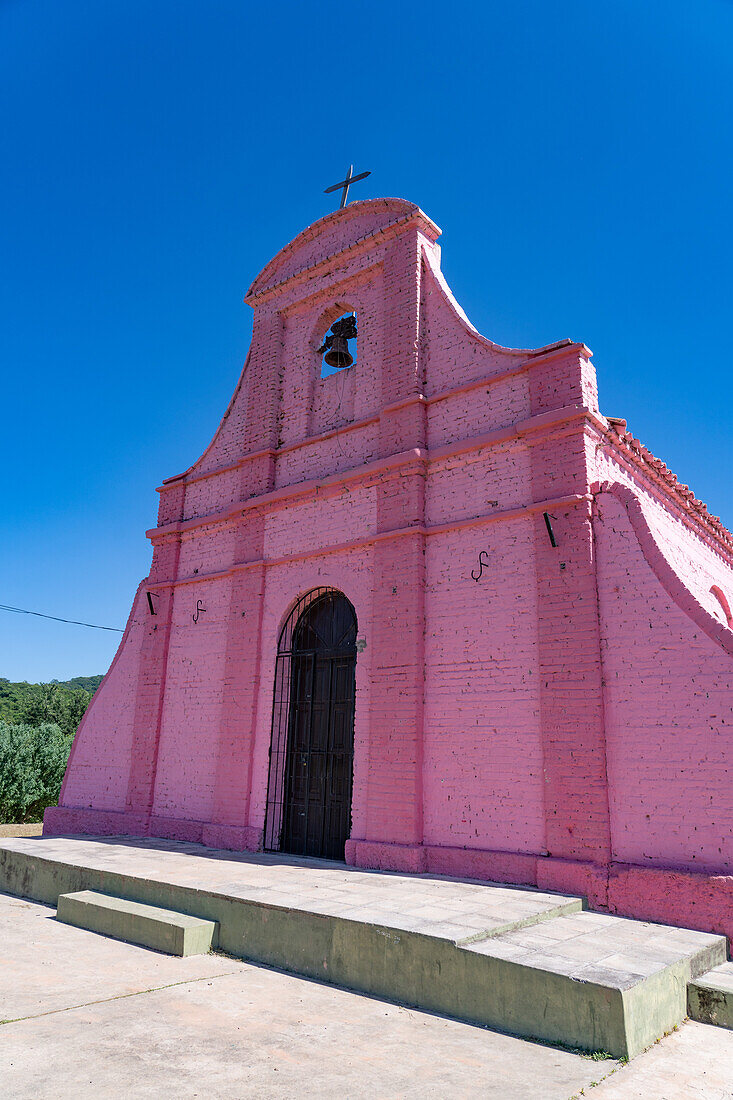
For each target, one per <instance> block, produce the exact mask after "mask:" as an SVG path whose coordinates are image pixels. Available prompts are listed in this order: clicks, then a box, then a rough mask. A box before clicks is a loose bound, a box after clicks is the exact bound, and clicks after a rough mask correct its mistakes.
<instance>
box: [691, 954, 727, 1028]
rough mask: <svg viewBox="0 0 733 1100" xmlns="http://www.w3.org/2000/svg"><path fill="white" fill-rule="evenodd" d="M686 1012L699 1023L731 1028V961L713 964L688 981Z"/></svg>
mask: <svg viewBox="0 0 733 1100" xmlns="http://www.w3.org/2000/svg"><path fill="white" fill-rule="evenodd" d="M687 1013H688V1015H689V1016H690V1018H691V1019H693V1020H699V1022H700V1023H701V1024H716V1025H717V1026H718V1027H728V1028H732V1029H733V963H729V962H725V963H722V965H721V966H715V967H713V969H712V970H708V971H707V973H706V974H701V975H700V977H699V978H696V979H695V980H694V981H692V982H689V983H688V985H687Z"/></svg>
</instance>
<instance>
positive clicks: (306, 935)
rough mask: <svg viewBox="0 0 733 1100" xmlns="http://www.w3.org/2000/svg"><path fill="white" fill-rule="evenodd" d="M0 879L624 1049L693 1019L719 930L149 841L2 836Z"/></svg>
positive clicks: (401, 999)
mask: <svg viewBox="0 0 733 1100" xmlns="http://www.w3.org/2000/svg"><path fill="white" fill-rule="evenodd" d="M0 889H2V890H5V891H7V892H9V893H15V894H20V895H25V896H29V897H32V898H34V899H35V900H37V901H43V902H46V903H47V904H56V900H57V899H58V897H59V894H61V893H68V892H70V891H78V890H90V891H92V890H93V891H99V892H100V893H102V894H107V895H114V896H115V897H118V898H119V897H128V898H130V899H131V900H132V901H134V902H141V903H143V904H144V905H145V906H161V907H163V908H165V909H169V910H175V911H176V912H177V913H188V914H191V915H192V916H196V917H201V918H204V919H206V920H208V921H212V922H218V925H219V947H220V948H221V949H222V950H223V951H225V952H226V953H227V954H230V955H233V956H235V957H237V958H242V959H248V960H252V961H254V962H257V963H261V964H264V965H267V966H273V967H277V968H278V969H281V970H285V971H289V972H290V973H295V974H302V975H304V976H306V977H309V978H314V979H317V980H319V981H325V982H330V983H332V984H334V985H338V986H342V987H345V988H348V989H354V990H358V991H360V992H363V993H367V994H370V995H372V996H375V997H381V998H384V999H388V1000H390V1001H396V1002H398V1003H402V1004H407V1005H411V1006H415V1007H416V1008H420V1009H423V1010H427V1011H430V1012H438V1013H442V1014H445V1015H448V1016H453V1017H455V1018H457V1019H460V1020H466V1021H469V1022H472V1023H478V1024H482V1025H484V1026H487V1027H491V1028H496V1029H498V1030H502V1031H508V1032H511V1033H513V1034H515V1035H520V1036H523V1037H525V1038H533V1039H541V1040H544V1041H547V1042H555V1043H562V1044H564V1045H567V1046H573V1047H580V1048H583V1049H585V1050H590V1051H605V1052H607V1053H608V1054H610V1055H612V1056H614V1057H625V1058H632V1057H634V1056H635V1055H636V1054H638V1053H640V1052H641V1051H642V1050H644V1049H645V1048H646V1047H647V1046H650V1045H651V1044H652V1043H653V1042H655V1041H656V1040H657V1039H659V1038H660V1037H661V1036H662V1035H664V1033H665V1032H667V1031H669V1030H670V1029H671V1028H673V1027H674V1026H675V1025H676V1024H679V1023H681V1022H682V1020H683V1019H684V1018H685V1016H686V1015H687V987H688V983H690V982H693V981H695V980H696V979H698V978H699V976H700V975H701V974H704V973H706V972H707V971H710V970H712V969H713V968H715V967H719V966H720V965H721V964H723V963H724V962H725V960H726V941H725V938H724V937H723V936H717V935H711V934H708V933H704V932H694V931H688V930H686V929H683V928H667V927H664V926H661V925H654V924H647V923H644V922H642V921H632V920H625V919H623V918H620V917H614V916H609V915H605V914H600V913H590V912H587V911H584V910H583V902H582V899H580V898H577V897H568V896H566V895H562V894H550V893H543V892H542V891H539V890H532V889H523V888H519V887H510V886H504V885H500V884H496V883H493V884H492V883H479V882H475V881H474V882H472V881H469V880H460V879H450V878H447V877H441V876H438V875H408V874H402V873H396V872H374V871H364V870H360V869H358V868H354V867H346V866H345V865H344V864H336V863H330V862H327V861H325V860H299V859H296V858H294V857H291V856H287V855H284V854H279V855H269V854H262V853H259V854H255V853H240V852H237V853H233V852H216V851H213V850H211V849H207V848H204V847H202V846H199V845H194V844H188V843H183V842H176V841H162V840H152V839H140V840H137V839H136V840H132V839H129V838H128V839H119V840H115V839H112V838H106V839H104V840H95V839H93V838H90V837H84V838H80V837H77V838H72V837H65V838H64V837H56V838H48V839H43V840H28V839H9V840H3V841H0Z"/></svg>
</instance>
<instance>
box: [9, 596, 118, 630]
mask: <svg viewBox="0 0 733 1100" xmlns="http://www.w3.org/2000/svg"><path fill="white" fill-rule="evenodd" d="M0 611H13V612H15V614H16V615H36V616H37V617H38V618H39V619H53V620H54V622H57V623H71V625H72V626H88V627H90V628H91V629H92V630H114V631H115V633H117V634H124V630H122V629H121V628H120V627H119V626H98V625H97V623H82V622H79V620H78V619H60V618H59V616H58V615H44V613H43V612H42V611H28V610H26V608H25V607H9V606H8V605H7V604H4V603H0Z"/></svg>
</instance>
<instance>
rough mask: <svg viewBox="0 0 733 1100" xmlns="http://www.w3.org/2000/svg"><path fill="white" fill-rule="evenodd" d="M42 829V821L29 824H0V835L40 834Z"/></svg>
mask: <svg viewBox="0 0 733 1100" xmlns="http://www.w3.org/2000/svg"><path fill="white" fill-rule="evenodd" d="M42 831H43V822H42V821H37V822H35V823H33V824H30V825H0V836H40V835H41V833H42Z"/></svg>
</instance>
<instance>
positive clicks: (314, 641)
mask: <svg viewBox="0 0 733 1100" xmlns="http://www.w3.org/2000/svg"><path fill="white" fill-rule="evenodd" d="M355 672H356V613H355V611H354V608H353V607H352V606H351V604H350V603H349V601H348V600H347V599H346V597H345V596H344V595H343V593H341V592H338V591H336V590H335V589H333V588H316V589H313V591H312V592H309V593H308V594H307V595H306V596H304V597H303V599H302V600H300V601H299V603H298V604H297V605H296V607H295V608H294V609H293V611H292V612H291V614H290V616H289V617H288V620H287V622H286V623H285V626H284V627H283V630H282V633H281V635H280V642H279V645H278V655H277V665H276V670H275V692H274V701H273V713H272V739H271V742H270V769H269V778H268V790H267V814H266V819H265V848H266V849H268V850H270V851H282V852H292V853H293V854H295V855H304V856H321V857H323V858H326V859H339V860H341V859H343V858H344V844H345V843H346V840H347V838H348V835H349V830H350V827H351V786H352V772H353V758H354V695H355Z"/></svg>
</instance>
